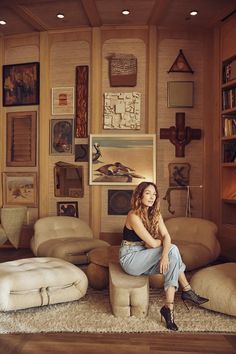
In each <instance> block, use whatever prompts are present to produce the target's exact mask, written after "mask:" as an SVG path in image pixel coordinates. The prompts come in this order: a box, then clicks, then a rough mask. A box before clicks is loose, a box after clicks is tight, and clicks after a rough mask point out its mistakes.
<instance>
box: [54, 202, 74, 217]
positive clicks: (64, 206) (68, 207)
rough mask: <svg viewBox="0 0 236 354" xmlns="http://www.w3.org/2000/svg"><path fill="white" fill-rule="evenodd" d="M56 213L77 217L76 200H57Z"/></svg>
mask: <svg viewBox="0 0 236 354" xmlns="http://www.w3.org/2000/svg"><path fill="white" fill-rule="evenodd" d="M57 215H58V216H73V217H76V218H78V216H79V213H78V202H57Z"/></svg>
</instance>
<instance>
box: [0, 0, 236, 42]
mask: <svg viewBox="0 0 236 354" xmlns="http://www.w3.org/2000/svg"><path fill="white" fill-rule="evenodd" d="M124 8H128V9H129V10H130V11H131V14H130V15H129V16H124V15H121V10H122V9H124ZM194 9H197V10H198V11H199V14H198V16H195V17H191V16H189V11H190V10H194ZM233 11H236V0H0V20H1V19H4V20H5V21H7V25H5V26H0V35H4V36H7V35H13V34H20V33H29V32H35V31H36V32H37V31H49V30H61V29H68V28H73V27H84V26H86V27H88V26H89V27H100V26H108V25H112V26H120V25H123V26H136V25H137V26H139V25H157V26H162V27H168V28H176V27H178V29H181V28H185V29H199V28H209V27H211V26H213V25H214V24H215V23H217V22H218V21H221V20H222V19H223V18H224V17H226V16H228V15H229V14H231V13H232V12H233ZM59 12H62V13H64V14H65V18H64V19H63V20H59V19H57V18H56V14H57V13H59Z"/></svg>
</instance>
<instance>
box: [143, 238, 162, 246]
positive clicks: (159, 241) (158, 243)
mask: <svg viewBox="0 0 236 354" xmlns="http://www.w3.org/2000/svg"><path fill="white" fill-rule="evenodd" d="M154 242H155V246H153V247H151V246H149V245H148V244H147V243H145V247H146V248H157V247H160V246H161V245H162V242H161V240H159V239H154Z"/></svg>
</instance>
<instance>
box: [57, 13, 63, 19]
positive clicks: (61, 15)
mask: <svg viewBox="0 0 236 354" xmlns="http://www.w3.org/2000/svg"><path fill="white" fill-rule="evenodd" d="M64 17H65V15H63V14H61V13H60V14H57V18H64Z"/></svg>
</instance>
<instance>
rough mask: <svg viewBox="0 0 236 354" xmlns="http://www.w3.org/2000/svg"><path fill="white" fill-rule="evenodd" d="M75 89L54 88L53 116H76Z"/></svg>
mask: <svg viewBox="0 0 236 354" xmlns="http://www.w3.org/2000/svg"><path fill="white" fill-rule="evenodd" d="M74 106H75V103H74V87H55V88H52V115H66V114H70V115H71V114H74V111H75V109H74Z"/></svg>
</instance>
